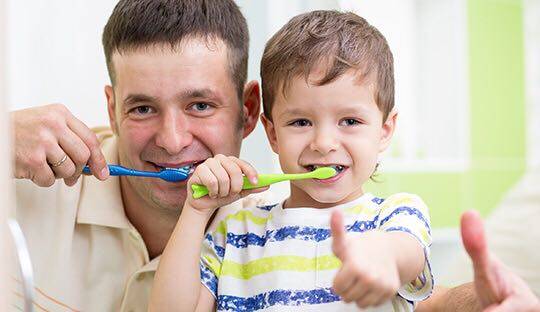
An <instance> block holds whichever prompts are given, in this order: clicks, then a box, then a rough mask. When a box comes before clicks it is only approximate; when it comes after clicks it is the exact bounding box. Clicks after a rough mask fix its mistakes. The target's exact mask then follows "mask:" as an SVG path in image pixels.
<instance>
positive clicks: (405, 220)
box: [378, 193, 433, 302]
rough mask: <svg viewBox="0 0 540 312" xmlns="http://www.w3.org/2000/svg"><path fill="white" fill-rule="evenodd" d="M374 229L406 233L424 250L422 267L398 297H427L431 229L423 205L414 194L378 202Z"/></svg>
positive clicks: (400, 291)
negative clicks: (378, 211) (379, 204)
mask: <svg viewBox="0 0 540 312" xmlns="http://www.w3.org/2000/svg"><path fill="white" fill-rule="evenodd" d="M378 228H379V229H380V230H382V231H385V232H392V231H400V232H406V233H409V234H410V235H412V236H414V237H415V238H416V240H417V241H418V242H419V243H420V245H421V246H422V248H423V250H424V257H425V264H424V268H423V270H422V272H421V273H420V274H419V275H418V276H417V277H416V279H415V280H414V281H412V282H411V283H409V284H406V285H404V286H402V287H401V288H400V289H399V291H398V294H399V295H400V296H401V297H403V298H404V299H406V300H408V301H413V302H414V301H421V300H425V299H426V298H428V297H429V296H430V295H431V292H432V291H433V275H432V272H431V266H430V263H429V250H430V249H429V248H430V246H431V226H430V220H429V211H428V207H427V206H426V204H425V203H424V202H423V201H422V199H421V198H420V197H418V196H417V195H413V194H407V193H400V194H395V195H393V196H391V197H389V198H388V199H386V200H385V201H384V202H382V203H381V210H380V213H379V218H378Z"/></svg>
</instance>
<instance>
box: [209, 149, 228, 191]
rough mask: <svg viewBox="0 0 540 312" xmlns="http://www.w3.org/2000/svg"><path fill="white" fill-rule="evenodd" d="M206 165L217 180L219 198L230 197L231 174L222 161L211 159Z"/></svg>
mask: <svg viewBox="0 0 540 312" xmlns="http://www.w3.org/2000/svg"><path fill="white" fill-rule="evenodd" d="M206 165H207V166H208V168H209V169H210V170H211V171H212V173H213V174H214V176H215V177H216V178H217V181H218V189H217V194H218V196H219V197H227V196H229V193H230V189H231V178H230V177H229V174H228V173H227V171H226V170H225V168H223V165H222V164H221V162H220V161H218V160H217V159H215V158H209V159H208V160H207V161H206Z"/></svg>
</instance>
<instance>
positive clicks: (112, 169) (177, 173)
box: [82, 165, 192, 182]
mask: <svg viewBox="0 0 540 312" xmlns="http://www.w3.org/2000/svg"><path fill="white" fill-rule="evenodd" d="M107 166H108V167H109V173H110V175H112V176H135V177H148V178H160V179H163V180H165V181H168V182H180V181H184V180H186V179H187V178H188V177H189V174H190V173H191V168H192V166H186V167H182V168H165V169H163V170H161V171H159V172H153V171H141V170H135V169H131V168H126V167H122V166H119V165H107ZM82 172H83V174H85V175H91V174H92V172H90V167H88V166H85V167H84V169H83V171H82Z"/></svg>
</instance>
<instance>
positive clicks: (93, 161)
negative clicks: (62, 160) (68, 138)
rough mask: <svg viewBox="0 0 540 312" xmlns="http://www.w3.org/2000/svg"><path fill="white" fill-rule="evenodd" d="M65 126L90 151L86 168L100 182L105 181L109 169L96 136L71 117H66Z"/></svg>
mask: <svg viewBox="0 0 540 312" xmlns="http://www.w3.org/2000/svg"><path fill="white" fill-rule="evenodd" d="M67 124H68V127H69V128H70V129H71V131H73V132H74V133H75V134H76V135H77V136H78V137H79V138H81V140H82V141H83V142H84V144H85V145H86V146H87V147H88V150H89V151H90V158H89V159H88V166H89V167H90V171H92V174H93V175H94V176H95V177H96V178H98V179H100V180H105V179H107V178H108V177H109V168H108V167H107V161H106V160H105V156H103V153H102V152H101V148H100V145H99V141H98V139H97V136H96V134H95V133H94V132H92V130H90V129H89V128H88V127H87V126H86V125H85V124H84V123H82V122H81V121H80V120H79V119H77V118H75V117H73V116H71V115H70V116H68V117H67Z"/></svg>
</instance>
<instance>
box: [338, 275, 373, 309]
mask: <svg viewBox="0 0 540 312" xmlns="http://www.w3.org/2000/svg"><path fill="white" fill-rule="evenodd" d="M353 273H354V272H353ZM353 273H351V275H354V274H353ZM355 276H356V280H355V282H354V284H353V285H352V286H351V287H349V289H347V290H346V291H345V292H344V293H343V295H342V297H343V299H344V300H347V302H352V301H357V300H359V299H362V298H364V297H365V296H366V295H367V294H368V293H370V292H371V291H374V290H376V291H380V289H379V287H375V280H374V279H373V278H371V277H368V276H359V275H357V274H356V275H355Z"/></svg>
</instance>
